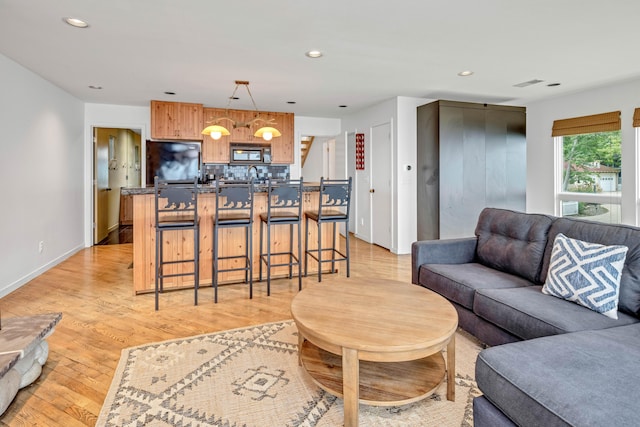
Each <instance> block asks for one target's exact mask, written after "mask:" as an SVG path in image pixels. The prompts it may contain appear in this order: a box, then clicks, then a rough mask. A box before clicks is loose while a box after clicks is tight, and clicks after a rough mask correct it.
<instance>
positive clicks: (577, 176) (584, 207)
mask: <svg viewBox="0 0 640 427" xmlns="http://www.w3.org/2000/svg"><path fill="white" fill-rule="evenodd" d="M621 142H622V137H621V133H620V131H612V132H596V133H590V134H580V135H568V136H564V137H562V153H563V162H562V164H563V167H562V192H563V193H565V194H566V193H582V194H585V193H586V194H594V195H599V196H605V197H606V196H607V195H610V196H619V194H620V191H621V190H622V156H621ZM562 199H563V201H562V215H563V216H576V217H584V218H585V219H592V220H596V221H603V222H613V223H616V222H618V221H619V207H620V205H619V203H617V202H612V203H603V202H601V201H600V200H593V201H586V200H579V201H578V200H570V199H571V198H570V197H567V196H565V197H563V198H562Z"/></svg>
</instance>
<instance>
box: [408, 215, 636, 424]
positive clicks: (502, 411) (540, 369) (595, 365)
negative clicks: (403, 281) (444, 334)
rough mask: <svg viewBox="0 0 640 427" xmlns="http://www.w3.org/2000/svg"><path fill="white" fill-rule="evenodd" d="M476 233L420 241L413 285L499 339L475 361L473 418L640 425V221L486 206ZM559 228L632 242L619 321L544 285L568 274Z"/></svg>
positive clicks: (578, 235) (472, 328)
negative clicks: (581, 217)
mask: <svg viewBox="0 0 640 427" xmlns="http://www.w3.org/2000/svg"><path fill="white" fill-rule="evenodd" d="M475 234H476V235H475V236H474V237H471V238H464V239H451V240H433V241H419V242H414V243H413V246H412V282H413V283H414V284H417V285H421V286H424V287H426V288H428V289H431V290H433V291H435V292H437V293H439V294H441V295H443V296H444V297H446V298H447V299H448V300H449V301H451V303H452V304H453V305H454V307H455V308H456V310H457V311H458V315H459V325H460V327H461V328H463V329H465V330H466V331H468V332H470V333H471V334H473V335H475V336H476V337H477V338H478V339H480V340H481V341H483V342H484V343H486V344H488V345H489V346H491V347H490V348H487V349H485V350H483V351H482V352H481V353H480V354H479V356H478V359H477V362H476V381H477V383H478V387H479V388H480V390H481V391H482V393H483V395H482V396H481V397H479V398H476V399H475V400H474V424H475V425H476V426H479V427H483V426H492V427H494V426H513V425H519V426H545V427H547V426H567V425H572V426H603V425H607V426H610V425H616V426H624V425H637V424H638V423H640V421H638V415H637V413H638V408H639V407H640V406H638V405H639V404H640V369H639V367H640V228H636V227H630V226H624V225H607V224H602V223H596V222H590V221H583V220H573V219H568V218H557V217H553V216H548V215H539V214H525V213H521V212H514V211H509V210H504V209H493V208H487V209H485V210H483V211H482V213H481V214H480V217H479V219H478V224H477V227H476V232H475ZM559 234H562V235H563V236H566V237H568V238H570V239H578V240H580V241H584V242H589V243H597V244H601V245H607V246H611V245H621V246H625V247H627V248H628V250H627V251H626V258H624V265H622V263H620V266H619V267H620V268H619V270H620V271H619V273H620V272H621V274H619V276H618V280H619V287H618V289H619V297H618V299H617V301H618V306H617V312H615V310H614V315H613V317H616V316H615V315H616V314H617V319H615V318H612V317H608V316H607V315H604V314H602V313H600V312H597V311H594V310H593V309H590V308H587V307H585V306H583V305H579V304H577V303H576V302H573V301H570V300H568V299H565V298H568V297H566V296H565V298H562V297H557V296H552V295H548V294H546V293H544V292H543V285H545V283H546V282H547V278H548V276H553V277H550V279H551V280H555V278H556V277H558V274H556V272H558V271H560V264H558V262H559V261H555V263H554V261H552V252H553V251H554V243H556V237H557V236H558V235H559ZM556 250H558V248H557V247H556ZM553 253H554V260H555V259H556V258H557V257H558V256H559V255H562V254H561V253H560V252H558V255H556V253H555V252H553ZM550 265H552V268H553V273H554V274H552V275H551V274H548V273H549V271H550ZM594 271H595V270H594ZM571 277H572V276H569V279H571ZM550 283H551V281H550ZM547 286H549V285H547ZM547 289H549V288H548V287H545V292H546V291H547ZM609 315H610V314H609Z"/></svg>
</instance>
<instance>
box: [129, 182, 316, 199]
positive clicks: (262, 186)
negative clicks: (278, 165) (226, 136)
mask: <svg viewBox="0 0 640 427" xmlns="http://www.w3.org/2000/svg"><path fill="white" fill-rule="evenodd" d="M267 187H268V185H267V184H266V183H257V184H256V186H255V191H256V193H266V192H267ZM215 189H216V185H215V183H212V184H199V185H198V191H199V193H201V194H207V193H215ZM302 190H303V191H304V192H314V191H320V183H319V182H305V183H304V184H303V186H302ZM120 194H122V195H123V196H137V195H141V194H154V187H153V186H150V187H121V188H120Z"/></svg>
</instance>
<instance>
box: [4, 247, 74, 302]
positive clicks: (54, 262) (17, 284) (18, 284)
mask: <svg viewBox="0 0 640 427" xmlns="http://www.w3.org/2000/svg"><path fill="white" fill-rule="evenodd" d="M84 248H85V247H84V245H78V246H76V247H74V248H72V249H71V250H69V251H67V252H65V253H63V254H62V255H60V256H59V257H57V258H54V259H53V260H51V261H49V262H48V263H46V264H44V265H43V266H41V267H39V268H37V269H36V270H34V271H32V272H31V273H29V274H27V275H26V276H23V277H21V278H20V279H18V280H16V281H15V282H13V283H10V284H9V285H7V286H5V287H4V288H2V289H0V298H2V297H5V296H7V295H9V294H10V293H11V292H13V291H15V290H17V289H20V288H21V287H22V286H24V285H25V284H27V283H28V282H30V281H31V280H33V279H35V278H36V277H38V276H39V275H41V274H42V273H44V272H45V271H47V270H49V269H51V268H53V267H55V266H56V265H58V264H60V263H61V262H63V261H65V260H66V259H67V258H70V257H71V256H72V255H74V254H76V253H78V252H80V251H81V250H82V249H84Z"/></svg>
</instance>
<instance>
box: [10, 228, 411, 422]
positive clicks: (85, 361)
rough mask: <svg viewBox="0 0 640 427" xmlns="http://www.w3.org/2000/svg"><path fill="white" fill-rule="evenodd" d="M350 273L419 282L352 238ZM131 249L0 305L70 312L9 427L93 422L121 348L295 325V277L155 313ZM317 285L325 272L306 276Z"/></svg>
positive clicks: (66, 271) (76, 263)
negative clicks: (137, 286) (136, 283)
mask: <svg viewBox="0 0 640 427" xmlns="http://www.w3.org/2000/svg"><path fill="white" fill-rule="evenodd" d="M351 242H352V246H351V250H352V253H351V258H352V260H351V276H352V277H379V278H388V279H391V280H400V281H404V282H407V283H409V282H410V281H411V271H410V267H411V256H410V255H401V256H396V255H394V254H391V253H390V252H389V251H387V250H386V249H382V248H380V247H377V246H374V245H369V244H367V243H364V242H363V241H361V240H358V239H355V238H352V239H351ZM132 252H133V247H132V245H131V244H123V245H110V246H94V247H92V248H89V249H85V250H82V251H81V252H79V253H77V254H75V255H74V256H73V257H71V258H70V259H68V260H66V261H65V262H63V263H61V264H60V265H58V266H56V267H55V268H52V269H51V270H49V271H47V272H46V273H44V274H42V275H41V276H39V277H37V278H35V279H34V280H32V281H31V282H29V283H27V284H26V285H24V286H23V287H21V288H20V289H18V290H16V291H14V292H13V293H11V294H9V295H7V296H6V297H4V298H1V299H0V310H1V312H2V317H3V318H7V317H13V316H26V315H31V314H36V313H48V312H58V311H60V312H62V313H63V318H62V320H61V321H60V323H59V324H58V326H57V328H56V330H55V332H54V333H53V335H52V336H51V337H49V339H48V342H49V348H50V353H49V359H48V361H47V363H46V364H45V366H44V369H43V372H42V375H41V376H40V378H39V379H38V380H37V381H36V382H34V383H33V384H32V385H30V386H27V387H25V388H24V389H22V390H20V391H19V392H18V395H17V396H16V398H15V400H14V401H13V403H12V404H11V406H10V407H9V408H8V409H7V411H6V412H5V414H4V415H3V416H2V418H0V425H8V426H65V427H72V426H93V425H94V424H95V422H96V419H97V417H98V414H99V412H100V408H101V407H102V402H103V401H104V398H105V396H106V394H107V390H108V389H109V385H110V384H111V379H112V376H113V373H114V370H115V368H116V366H117V364H118V360H119V359H120V352H121V350H122V349H123V348H126V347H131V346H136V345H140V344H145V343H149V342H154V341H162V340H166V339H172V338H178V337H186V336H191V335H196V334H203V333H207V332H214V331H220V330H225V329H231V328H239V327H243V326H249V325H255V324H260V323H265V322H274V321H280V320H285V319H290V318H291V314H290V311H289V307H290V303H291V299H292V298H293V297H294V296H295V295H296V293H297V279H294V280H291V281H290V280H288V279H280V280H273V281H272V282H271V296H270V297H267V296H266V289H265V288H266V284H265V283H264V282H263V283H259V282H255V283H254V297H253V299H252V300H249V293H248V288H247V285H240V284H238V285H227V286H221V287H220V289H219V302H218V304H214V303H213V289H211V288H210V287H206V288H203V289H201V290H200V292H199V305H198V306H194V305H193V291H191V290H182V291H176V292H169V293H165V294H162V295H161V296H160V311H158V312H156V311H154V303H153V299H154V296H153V294H147V295H138V296H134V295H133V294H132V289H133V284H132V280H133V279H132V276H133V273H132V272H133V270H132V269H131V268H130V265H131V261H132V259H133V254H132ZM338 266H339V268H340V271H339V272H338V273H337V274H334V275H324V276H323V280H322V283H323V284H326V285H327V286H330V285H331V283H332V282H335V281H339V280H345V273H344V263H339V264H338ZM316 281H317V276H313V277H312V276H309V277H307V278H305V279H303V287H304V286H306V284H307V283H313V282H316Z"/></svg>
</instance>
